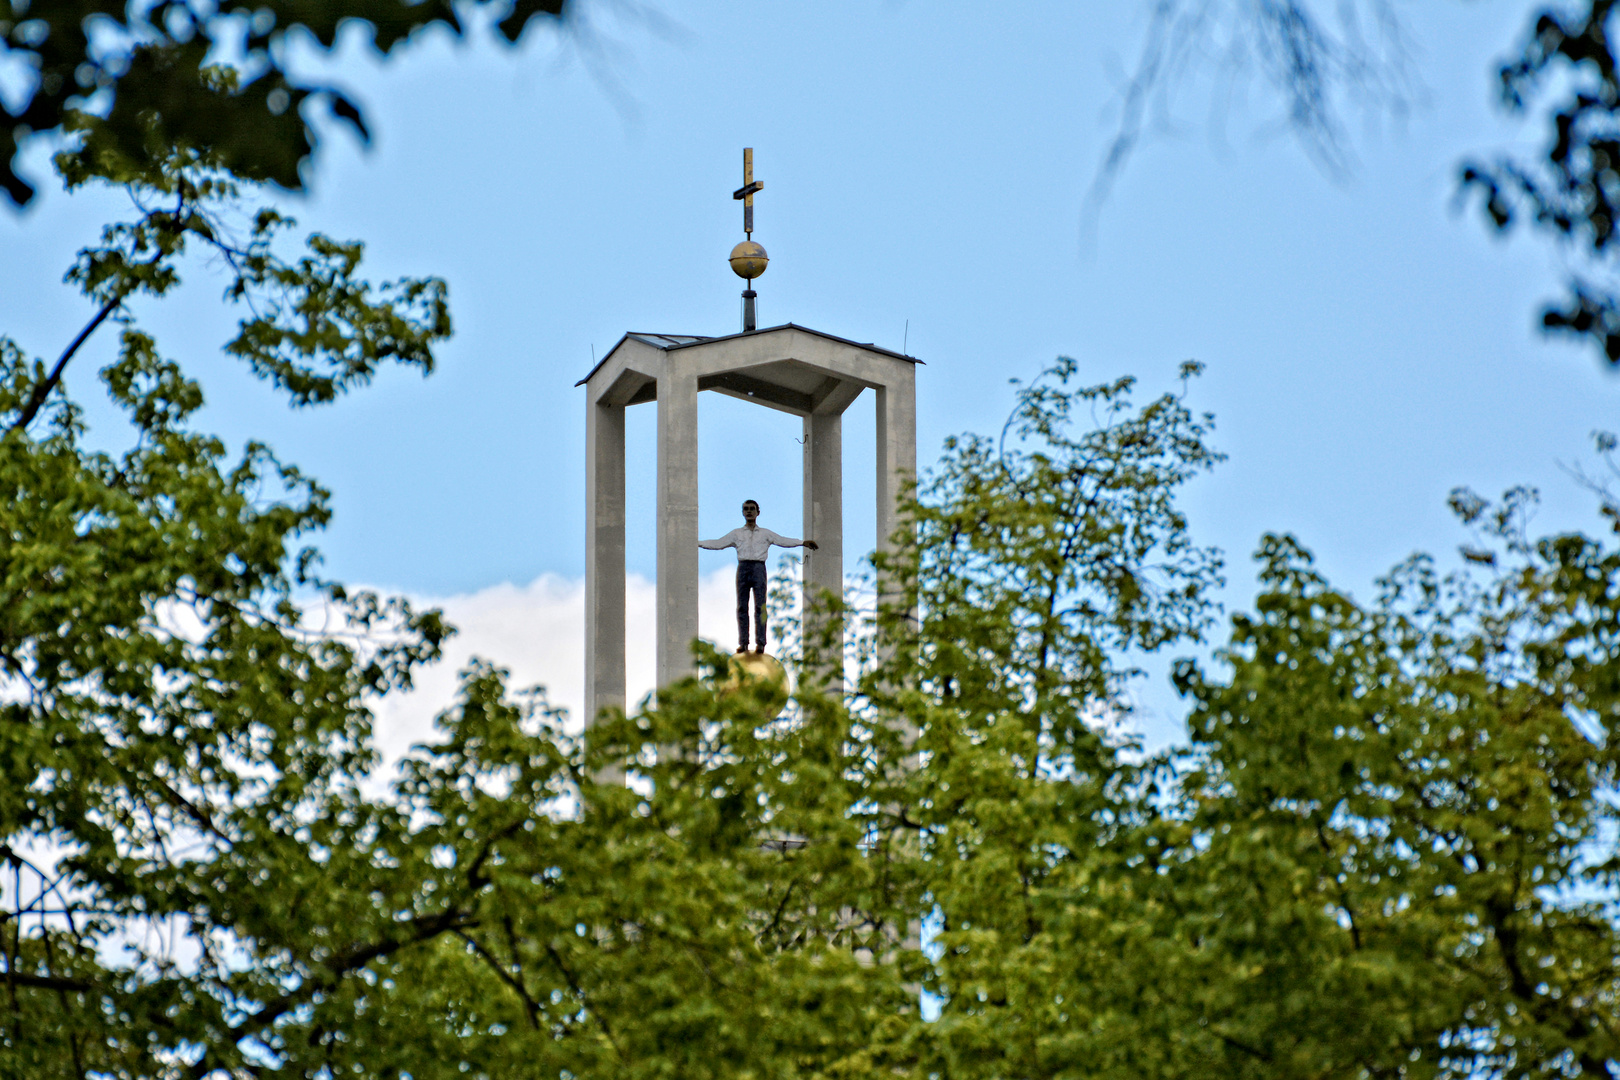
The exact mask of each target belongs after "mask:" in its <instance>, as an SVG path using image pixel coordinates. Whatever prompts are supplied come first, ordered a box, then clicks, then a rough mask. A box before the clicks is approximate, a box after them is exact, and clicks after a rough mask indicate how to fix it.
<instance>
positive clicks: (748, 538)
mask: <svg viewBox="0 0 1620 1080" xmlns="http://www.w3.org/2000/svg"><path fill="white" fill-rule="evenodd" d="M803 543H804V541H803V540H795V539H793V538H792V537H791V536H782V535H779V534H778V533H773V532H771V530H769V529H767V528H764V527H762V526H759V525H756V526H754V527H753V528H752V529H750V528H749V527H748V526H746V525H744V526H743V527H742V528H740V529H732V530H731V531H730V532H728V533H726V535H724V536H722V537H721V538H720V539H718V540H699V541H698V547H700V548H708V549H709V550H710V551H721V550H723V549H725V548H728V547H734V548H736V549H737V561H738V562H764V561H765V556H766V555H767V554H768V553H769V552H770V549H771V545H772V544H775V545H776V546H777V547H785V548H790V547H798V546H799V545H801V544H803Z"/></svg>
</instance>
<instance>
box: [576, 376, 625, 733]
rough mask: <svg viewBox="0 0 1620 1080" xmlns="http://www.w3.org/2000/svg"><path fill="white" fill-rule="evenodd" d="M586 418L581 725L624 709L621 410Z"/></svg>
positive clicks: (599, 407) (592, 412) (595, 410)
mask: <svg viewBox="0 0 1620 1080" xmlns="http://www.w3.org/2000/svg"><path fill="white" fill-rule="evenodd" d="M585 408H586V413H585V445H586V448H587V452H586V462H587V463H586V472H585V723H587V724H591V723H594V722H595V720H596V716H597V714H598V713H599V712H601V711H602V710H603V709H605V708H607V707H609V706H618V707H619V708H623V707H624V406H622V405H603V404H599V403H597V402H591V403H589V404H587V405H586V407H585Z"/></svg>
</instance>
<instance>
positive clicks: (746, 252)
mask: <svg viewBox="0 0 1620 1080" xmlns="http://www.w3.org/2000/svg"><path fill="white" fill-rule="evenodd" d="M764 186H765V181H763V180H755V179H754V148H753V147H752V146H745V147H743V186H742V187H740V188H738V189H737V190H736V191H733V192H732V193H731V197H732V198H733V199H741V200H742V204H743V233H744V234H745V235H746V236H747V237H748V239H746V240H744V241H743V242H742V243H740V244H738V245H737V246H736V247H734V248H732V249H731V269H732V270H733V271H734V272H735V273H736V275H737V276H738V277H740V278H743V279H744V280H746V281H747V282H748V288H746V289H744V290H743V294H742V301H743V330H744V331H745V332H746V331H749V330H755V329H758V318H757V313H756V310H755V308H754V299H755V298H756V297H757V296H758V295H759V294H758V293H756V292H754V279H755V278H757V277H759V275H761V274H763V273H764V272H765V266H766V264H767V263H769V262H770V261H771V260H770V256H768V255H766V254H765V249H764V248H762V247H760V246H759V245H758V244H756V243H754V195H755V194H757V193H758V192H759V191H760V189H761V188H763V187H764Z"/></svg>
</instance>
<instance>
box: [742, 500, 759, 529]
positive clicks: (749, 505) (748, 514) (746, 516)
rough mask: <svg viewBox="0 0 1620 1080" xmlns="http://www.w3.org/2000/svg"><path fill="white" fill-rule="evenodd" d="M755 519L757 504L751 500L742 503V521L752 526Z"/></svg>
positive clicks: (757, 511) (757, 510)
mask: <svg viewBox="0 0 1620 1080" xmlns="http://www.w3.org/2000/svg"><path fill="white" fill-rule="evenodd" d="M757 517H759V503H757V502H755V501H754V500H753V499H749V500H748V501H747V502H745V503H743V520H744V521H746V522H747V523H748V524H750V525H752V524H753V523H754V519H755V518H757Z"/></svg>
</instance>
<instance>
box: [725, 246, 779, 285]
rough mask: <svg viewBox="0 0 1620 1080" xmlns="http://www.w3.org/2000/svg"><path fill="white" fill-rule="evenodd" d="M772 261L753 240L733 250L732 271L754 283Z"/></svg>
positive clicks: (763, 249)
mask: <svg viewBox="0 0 1620 1080" xmlns="http://www.w3.org/2000/svg"><path fill="white" fill-rule="evenodd" d="M770 261H771V257H770V256H769V255H767V254H765V248H764V247H762V246H761V245H759V244H756V243H754V242H753V241H752V240H744V241H743V242H742V243H740V244H738V245H737V246H736V247H734V248H732V249H731V269H732V271H733V272H734V273H735V274H736V275H737V276H738V277H740V278H747V279H748V280H750V281H752V280H753V279H754V278H757V277H759V275H761V274H763V273H764V272H765V266H766V264H767V263H769V262H770Z"/></svg>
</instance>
